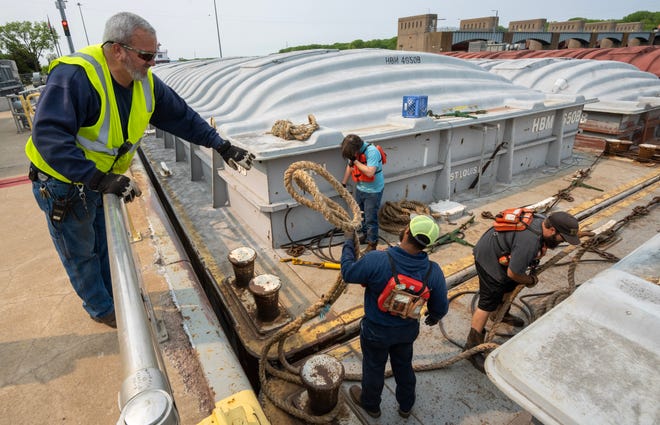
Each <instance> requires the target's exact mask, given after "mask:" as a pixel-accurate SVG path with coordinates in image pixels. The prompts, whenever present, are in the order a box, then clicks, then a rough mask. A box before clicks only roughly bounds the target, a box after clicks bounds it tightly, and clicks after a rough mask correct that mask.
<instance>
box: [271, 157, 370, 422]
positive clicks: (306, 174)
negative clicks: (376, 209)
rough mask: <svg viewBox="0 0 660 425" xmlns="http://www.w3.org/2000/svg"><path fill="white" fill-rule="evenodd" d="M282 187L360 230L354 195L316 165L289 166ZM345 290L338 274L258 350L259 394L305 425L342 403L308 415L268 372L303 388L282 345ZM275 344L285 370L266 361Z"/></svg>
mask: <svg viewBox="0 0 660 425" xmlns="http://www.w3.org/2000/svg"><path fill="white" fill-rule="evenodd" d="M312 173H315V174H316V175H319V176H321V177H323V178H324V179H326V180H327V181H328V182H329V183H330V184H331V185H332V187H333V188H334V189H335V190H336V191H337V193H339V195H340V196H341V198H342V199H344V201H346V203H347V204H348V206H349V208H350V210H351V213H352V218H351V216H350V215H349V214H348V213H347V212H346V211H345V210H344V209H343V208H342V207H341V206H340V205H339V204H338V203H337V202H335V201H333V200H331V199H329V198H328V197H327V196H325V195H323V194H322V193H321V192H320V191H319V189H318V186H317V185H316V182H315V181H314V178H313V177H312ZM294 183H295V185H296V186H297V187H298V188H300V189H301V190H302V191H303V192H304V193H307V194H308V195H311V197H312V199H309V198H308V197H306V196H305V195H304V194H301V193H299V192H298V191H297V190H296V188H294ZM284 186H285V187H286V190H287V191H288V192H289V194H291V196H292V197H293V198H294V199H295V200H296V201H298V202H299V203H300V204H301V205H304V206H306V207H308V208H311V209H313V210H315V211H319V212H321V213H322V214H323V216H324V217H325V219H326V220H328V221H329V222H330V223H331V224H333V225H334V226H336V227H338V228H340V229H342V230H344V231H345V232H351V231H355V230H357V229H358V228H359V227H360V225H361V221H362V219H361V211H360V207H359V206H358V204H357V202H355V199H353V196H351V194H350V193H349V192H348V191H347V190H346V188H344V187H343V186H342V185H341V184H340V183H339V181H337V179H335V178H334V177H333V176H332V175H331V174H330V173H328V171H327V170H326V169H325V168H323V167H321V166H320V165H319V164H316V163H314V162H310V161H299V162H295V163H293V164H291V165H290V166H289V168H287V170H286V171H285V173H284ZM355 239H357V236H355ZM355 243H356V246H359V244H358V241H357V240H356V241H355ZM344 289H346V282H344V280H343V279H342V278H341V274H338V275H337V279H336V281H335V283H334V285H333V286H332V288H330V290H329V291H328V293H327V294H326V295H324V296H322V297H321V299H319V300H318V301H317V302H316V303H314V304H312V305H311V306H309V307H308V308H307V309H306V310H305V311H304V312H303V314H302V315H300V316H299V317H297V318H296V319H295V320H293V321H291V322H289V323H288V324H287V325H286V326H284V327H283V328H281V329H279V330H278V331H277V332H276V333H275V334H274V335H273V336H272V337H271V338H270V339H269V340H268V341H267V342H266V343H265V344H264V347H263V348H262V350H261V357H260V359H259V381H260V383H261V391H262V393H263V394H264V395H265V396H266V397H268V399H269V400H270V401H271V402H272V403H273V404H274V405H275V406H277V407H278V408H279V409H281V410H283V411H285V412H287V413H288V414H290V415H292V416H294V417H296V418H299V419H302V420H304V421H305V422H306V423H311V424H325V423H329V422H331V421H332V420H333V419H334V418H336V416H337V414H338V413H339V410H340V408H341V404H339V403H337V405H336V406H335V408H334V409H333V410H332V411H330V412H329V413H326V414H325V415H320V416H313V415H310V414H308V413H307V412H304V411H302V410H300V409H299V408H297V407H295V406H293V405H292V404H291V403H289V402H287V401H286V400H282V399H281V397H279V396H278V394H277V393H276V391H275V390H274V389H273V388H272V387H271V385H270V383H269V382H268V376H267V373H269V374H271V375H273V376H275V377H277V378H280V379H282V380H285V381H287V382H291V383H295V384H298V385H302V382H301V379H300V376H299V375H298V372H299V369H298V368H296V367H293V366H291V365H290V364H289V363H288V361H287V360H286V358H285V356H284V354H283V352H284V342H285V341H286V339H287V338H288V337H290V336H291V335H294V334H296V333H297V332H298V330H299V329H300V327H301V326H302V325H303V324H304V323H305V322H307V321H308V320H310V319H312V318H314V317H316V316H317V315H318V314H319V313H320V312H321V311H322V310H323V309H324V308H326V306H328V305H332V304H333V303H334V302H335V301H336V300H337V299H338V298H339V296H340V295H341V294H342V293H343V292H344ZM276 344H277V346H278V358H279V360H280V361H281V362H282V364H283V366H284V368H285V369H286V370H279V369H276V368H275V367H274V366H273V365H271V364H270V362H269V361H268V353H269V352H270V350H271V348H272V347H273V346H275V345H276Z"/></svg>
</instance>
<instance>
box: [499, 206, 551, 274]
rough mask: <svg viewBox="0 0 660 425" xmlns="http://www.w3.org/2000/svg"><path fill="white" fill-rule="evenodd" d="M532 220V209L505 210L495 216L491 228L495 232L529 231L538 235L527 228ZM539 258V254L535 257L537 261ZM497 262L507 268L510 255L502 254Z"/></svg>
mask: <svg viewBox="0 0 660 425" xmlns="http://www.w3.org/2000/svg"><path fill="white" fill-rule="evenodd" d="M533 220H534V210H532V209H529V208H507V209H505V210H502V211H500V212H499V213H498V214H497V215H496V216H495V223H494V224H493V228H494V229H495V231H496V232H518V231H521V230H526V229H529V230H531V231H532V232H533V233H535V234H537V235H539V233H538V232H537V231H536V230H534V229H532V228H531V227H529V225H530V224H531V223H532V221H533ZM539 236H540V235H539ZM497 244H498V245H499V244H500V242H499V240H497ZM500 249H502V247H501V246H500ZM502 250H503V249H502ZM503 251H504V250H503ZM539 258H541V257H540V252H539V255H537V259H539ZM497 260H498V262H499V263H500V264H501V265H503V266H508V265H509V263H510V262H511V254H510V253H508V254H504V255H502V256H500V257H499V258H498V259H497Z"/></svg>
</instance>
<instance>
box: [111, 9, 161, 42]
mask: <svg viewBox="0 0 660 425" xmlns="http://www.w3.org/2000/svg"><path fill="white" fill-rule="evenodd" d="M137 29H141V30H144V31H146V32H148V33H150V34H152V35H154V36H155V35H156V30H155V29H154V27H152V26H151V24H150V23H149V22H147V21H146V20H145V19H144V18H141V17H140V16H138V15H136V14H134V13H130V12H119V13H117V14H116V15H113V16H111V17H110V19H108V21H107V22H106V23H105V30H104V31H103V42H104V43H105V42H107V41H114V42H116V43H126V44H128V43H130V42H131V37H132V36H133V33H134V32H135V30H137Z"/></svg>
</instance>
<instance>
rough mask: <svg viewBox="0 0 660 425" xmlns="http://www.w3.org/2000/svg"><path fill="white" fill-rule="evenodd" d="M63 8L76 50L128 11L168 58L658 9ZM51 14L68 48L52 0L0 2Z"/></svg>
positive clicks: (368, 5)
mask: <svg viewBox="0 0 660 425" xmlns="http://www.w3.org/2000/svg"><path fill="white" fill-rule="evenodd" d="M539 4H540V5H542V6H539ZM65 5H66V9H65V13H66V17H67V19H68V21H69V27H70V28H71V36H72V41H73V45H74V48H75V49H80V48H82V47H84V46H86V45H87V44H96V43H101V42H102V40H101V39H102V37H103V27H104V25H105V21H106V20H107V19H108V18H109V17H110V16H112V15H114V14H115V13H117V12H121V11H129V12H133V13H136V14H138V15H140V16H142V17H143V18H145V19H146V20H147V21H149V23H151V25H152V26H153V27H154V28H155V29H156V32H157V37H158V41H159V43H161V48H162V49H166V50H167V52H168V56H169V57H170V59H172V60H176V59H179V58H187V59H192V58H206V57H218V56H220V51H222V56H223V57H237V56H264V55H267V54H270V53H276V52H277V51H278V50H280V49H283V48H286V47H292V46H299V45H307V44H332V43H337V42H340V43H342V42H350V41H353V40H356V39H361V40H365V41H366V40H372V39H384V38H391V37H395V36H396V35H397V22H398V19H399V18H402V17H406V16H414V15H423V14H427V13H433V14H437V15H438V19H439V22H438V29H439V30H440V29H442V28H445V27H448V28H452V29H455V28H457V27H458V26H459V22H460V21H461V20H462V19H471V18H480V17H485V16H494V15H497V16H498V17H499V22H500V25H501V26H504V27H506V26H507V25H508V23H509V21H520V20H525V19H538V18H545V19H547V20H548V22H551V21H565V20H568V19H570V18H574V17H583V18H588V19H603V20H606V19H621V18H622V17H624V16H626V15H629V14H631V13H633V12H636V11H640V10H647V11H651V12H656V11H660V3H658V1H657V0H626V1H603V0H553V1H544V2H535V1H530V0H527V1H520V0H515V1H514V0H476V1H472V2H467V1H451V2H448V1H439V2H430V1H428V0H425V1H423V0H397V1H393V0H350V1H348V0H328V1H315V0H285V1H284V0H280V1H275V0H252V1H247V0H242V1H241V0H232V1H228V0H176V1H175V0H112V1H108V0H80V1H73V0H70V1H67V2H65ZM214 7H215V10H217V16H218V25H216V13H215V10H214ZM48 18H49V19H50V22H51V24H52V25H53V26H54V27H55V28H56V29H57V31H58V33H59V34H60V36H61V38H60V47H61V49H62V52H63V53H64V54H67V53H70V52H69V45H68V43H67V41H66V38H65V37H64V35H63V31H62V25H61V16H60V11H59V9H58V8H57V7H56V0H0V25H4V24H5V23H7V22H11V21H33V22H35V21H46V20H47V19H48ZM83 24H84V25H83ZM218 32H219V34H220V43H218ZM87 40H89V43H88V42H87ZM42 62H43V64H45V62H46V60H45V58H42Z"/></svg>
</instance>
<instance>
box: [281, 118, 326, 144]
mask: <svg viewBox="0 0 660 425" xmlns="http://www.w3.org/2000/svg"><path fill="white" fill-rule="evenodd" d="M307 120H308V121H309V124H299V125H295V124H294V123H292V122H291V121H289V120H277V121H275V124H273V127H272V128H271V130H270V132H269V133H270V134H273V135H275V136H277V137H280V138H282V139H285V140H293V139H296V140H300V141H302V140H307V139H309V137H310V136H311V135H312V133H314V132H315V131H316V130H318V128H319V125H318V123H317V122H316V118H315V117H314V115H312V114H309V115H307Z"/></svg>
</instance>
